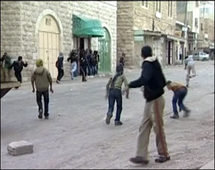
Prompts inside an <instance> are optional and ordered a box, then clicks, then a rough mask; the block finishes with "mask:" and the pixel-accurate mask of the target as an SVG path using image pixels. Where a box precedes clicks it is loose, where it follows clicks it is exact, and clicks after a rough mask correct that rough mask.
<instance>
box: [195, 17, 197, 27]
mask: <svg viewBox="0 0 215 170" xmlns="http://www.w3.org/2000/svg"><path fill="white" fill-rule="evenodd" d="M195 26H196V27H197V28H198V18H195Z"/></svg>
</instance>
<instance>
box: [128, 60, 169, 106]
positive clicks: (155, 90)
mask: <svg viewBox="0 0 215 170" xmlns="http://www.w3.org/2000/svg"><path fill="white" fill-rule="evenodd" d="M165 85H166V80H165V77H164V74H163V72H162V69H161V66H160V64H159V62H158V60H157V58H156V57H148V58H146V59H145V60H144V61H143V63H142V73H141V76H140V78H139V79H137V80H134V81H132V82H130V83H129V88H137V87H141V86H144V97H145V98H146V101H147V102H150V101H152V100H154V99H156V98H158V97H160V96H161V95H162V94H163V93H164V90H163V88H164V86H165Z"/></svg>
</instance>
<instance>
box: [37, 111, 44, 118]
mask: <svg viewBox="0 0 215 170" xmlns="http://www.w3.org/2000/svg"><path fill="white" fill-rule="evenodd" d="M38 118H39V119H42V118H43V110H42V109H40V110H39V115H38Z"/></svg>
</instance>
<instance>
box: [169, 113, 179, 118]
mask: <svg viewBox="0 0 215 170" xmlns="http://www.w3.org/2000/svg"><path fill="white" fill-rule="evenodd" d="M170 118H172V119H178V118H179V116H178V115H176V114H174V115H173V116H170Z"/></svg>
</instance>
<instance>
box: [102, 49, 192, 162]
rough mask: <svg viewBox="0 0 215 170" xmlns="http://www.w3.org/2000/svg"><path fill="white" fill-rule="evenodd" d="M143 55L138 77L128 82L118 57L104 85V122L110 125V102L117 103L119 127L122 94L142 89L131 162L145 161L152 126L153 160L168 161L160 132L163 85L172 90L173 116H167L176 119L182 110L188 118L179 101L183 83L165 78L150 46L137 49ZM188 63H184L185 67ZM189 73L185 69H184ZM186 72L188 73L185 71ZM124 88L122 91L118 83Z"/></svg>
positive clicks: (162, 132)
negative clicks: (105, 109) (155, 152)
mask: <svg viewBox="0 0 215 170" xmlns="http://www.w3.org/2000/svg"><path fill="white" fill-rule="evenodd" d="M141 56H142V58H143V63H142V72H141V75H140V77H139V78H138V79H136V80H134V81H131V82H129V83H128V81H127V79H126V76H125V75H124V73H123V70H124V69H123V66H124V63H125V60H124V57H123V56H122V57H121V58H120V61H119V64H118V65H117V67H116V74H115V75H114V76H113V77H111V78H110V79H109V81H108V83H107V85H106V98H108V111H107V114H106V120H105V121H106V124H108V125H109V124H110V120H111V118H112V117H113V110H114V104H115V102H116V103H117V109H116V118H115V125H116V126H120V125H122V124H123V123H122V122H121V121H120V117H121V112H122V95H123V94H124V93H126V98H129V89H130V88H143V93H144V98H145V99H146V102H145V108H144V114H143V118H142V121H141V124H140V128H139V135H138V140H137V151H136V156H135V157H132V158H130V161H131V162H132V163H136V164H148V162H149V153H148V144H149V137H150V131H151V129H152V127H153V128H154V132H155V134H156V146H157V152H158V157H157V158H156V159H155V162H159V163H162V162H165V161H168V160H170V155H169V152H168V149H167V143H166V137H165V132H164V122H163V115H164V107H165V99H164V97H163V94H164V87H165V86H167V89H169V90H172V91H173V92H174V95H173V99H172V107H173V113H174V114H173V116H171V118H174V119H177V118H179V115H178V110H177V104H178V106H179V111H181V110H183V111H184V117H188V116H189V113H190V110H189V109H188V108H187V107H186V106H185V105H184V104H183V100H184V98H185V96H186V95H187V87H186V86H184V85H183V84H180V83H177V82H172V81H170V80H169V81H166V78H165V76H164V74H163V71H162V68H161V65H160V63H159V61H158V59H157V57H155V56H153V55H152V49H151V47H150V46H144V47H143V48H142V49H141ZM188 65H189V64H187V66H188ZM188 72H189V71H188ZM189 73H190V72H189ZM123 83H124V86H125V87H124V89H123V90H122V84H123Z"/></svg>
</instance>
